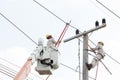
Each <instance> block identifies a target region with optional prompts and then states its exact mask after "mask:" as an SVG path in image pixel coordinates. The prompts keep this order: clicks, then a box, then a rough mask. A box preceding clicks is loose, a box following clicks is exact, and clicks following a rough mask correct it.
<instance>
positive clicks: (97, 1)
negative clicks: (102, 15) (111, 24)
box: [96, 0, 120, 19]
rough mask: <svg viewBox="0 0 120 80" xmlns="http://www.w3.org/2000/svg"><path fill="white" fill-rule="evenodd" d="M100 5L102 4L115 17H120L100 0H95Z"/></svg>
mask: <svg viewBox="0 0 120 80" xmlns="http://www.w3.org/2000/svg"><path fill="white" fill-rule="evenodd" d="M96 1H97V2H98V3H99V4H100V5H102V6H103V7H104V8H105V9H107V10H108V11H110V12H111V13H112V14H113V15H115V16H116V17H117V18H119V19H120V16H118V15H117V14H116V13H115V12H113V11H112V10H111V9H109V8H108V7H106V6H105V5H104V4H103V3H101V2H100V1H98V0H96Z"/></svg>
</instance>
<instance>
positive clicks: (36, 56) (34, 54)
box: [28, 38, 44, 64]
mask: <svg viewBox="0 0 120 80" xmlns="http://www.w3.org/2000/svg"><path fill="white" fill-rule="evenodd" d="M43 52H44V46H43V39H42V38H39V39H38V44H37V47H36V49H35V50H33V52H32V53H31V55H30V57H29V58H28V60H32V64H34V62H35V61H36V60H37V59H42V56H41V55H43Z"/></svg>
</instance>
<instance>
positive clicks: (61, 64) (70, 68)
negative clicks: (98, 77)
mask: <svg viewBox="0 0 120 80" xmlns="http://www.w3.org/2000/svg"><path fill="white" fill-rule="evenodd" d="M60 64H61V65H62V66H64V67H66V68H69V69H71V70H73V71H75V72H78V73H79V71H77V70H76V69H73V68H71V67H69V66H67V65H65V64H63V63H60ZM81 74H83V73H82V72H81ZM88 77H89V78H90V79H93V80H95V78H93V77H90V76H88Z"/></svg>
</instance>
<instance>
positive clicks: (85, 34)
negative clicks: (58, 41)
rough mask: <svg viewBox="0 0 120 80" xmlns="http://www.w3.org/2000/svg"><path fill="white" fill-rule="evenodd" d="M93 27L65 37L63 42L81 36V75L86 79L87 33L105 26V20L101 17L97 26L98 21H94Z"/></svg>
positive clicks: (83, 79)
mask: <svg viewBox="0 0 120 80" xmlns="http://www.w3.org/2000/svg"><path fill="white" fill-rule="evenodd" d="M95 26H96V27H95V28H93V29H90V30H88V31H84V32H83V33H79V34H76V35H75V36H72V37H70V38H68V39H65V40H64V42H68V41H70V40H73V39H75V38H79V37H81V36H83V70H82V71H83V72H82V73H83V75H82V80H88V69H87V67H86V63H88V51H87V49H88V34H89V33H90V32H93V31H96V30H98V29H101V28H104V27H105V26H106V20H105V19H102V25H100V26H99V22H98V21H96V22H95Z"/></svg>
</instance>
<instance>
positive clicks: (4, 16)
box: [0, 13, 37, 45]
mask: <svg viewBox="0 0 120 80" xmlns="http://www.w3.org/2000/svg"><path fill="white" fill-rule="evenodd" d="M0 15H1V16H2V17H4V18H5V19H6V20H7V21H8V22H10V23H11V24H12V25H13V26H14V27H15V28H16V29H18V30H19V31H20V32H21V33H23V34H24V35H25V36H26V37H27V38H28V39H30V40H31V41H32V42H33V43H35V44H36V45H37V43H36V42H35V41H34V40H33V39H32V38H30V37H29V36H28V35H27V34H26V33H25V32H24V31H22V30H21V29H20V28H19V27H18V26H17V25H15V24H14V23H13V22H12V21H11V20H10V19H8V18H7V17H6V16H4V15H3V14H2V13H0Z"/></svg>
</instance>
